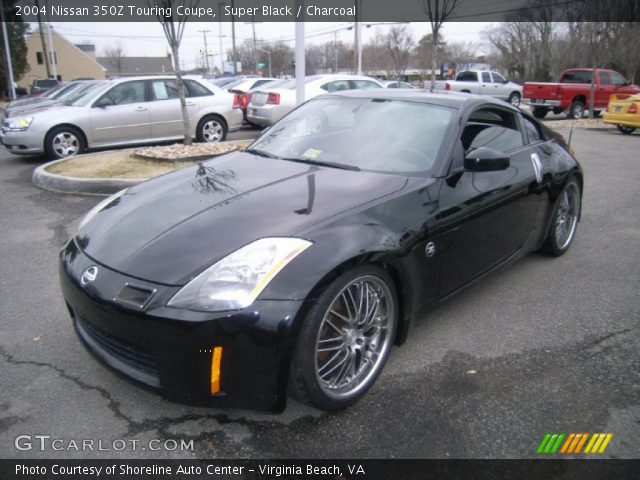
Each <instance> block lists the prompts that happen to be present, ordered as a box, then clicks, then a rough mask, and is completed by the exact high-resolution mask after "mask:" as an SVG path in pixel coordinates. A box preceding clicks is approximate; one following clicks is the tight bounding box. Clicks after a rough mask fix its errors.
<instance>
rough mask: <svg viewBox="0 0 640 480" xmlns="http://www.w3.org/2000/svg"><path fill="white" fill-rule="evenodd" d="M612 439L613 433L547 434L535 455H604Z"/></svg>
mask: <svg viewBox="0 0 640 480" xmlns="http://www.w3.org/2000/svg"><path fill="white" fill-rule="evenodd" d="M612 438H613V433H547V434H546V435H545V436H544V438H543V439H542V441H541V442H540V445H538V450H537V453H540V454H554V453H563V454H576V453H604V451H605V450H606V449H607V446H608V445H609V442H610V441H611V439H612ZM585 445H586V446H585ZM583 447H584V450H583Z"/></svg>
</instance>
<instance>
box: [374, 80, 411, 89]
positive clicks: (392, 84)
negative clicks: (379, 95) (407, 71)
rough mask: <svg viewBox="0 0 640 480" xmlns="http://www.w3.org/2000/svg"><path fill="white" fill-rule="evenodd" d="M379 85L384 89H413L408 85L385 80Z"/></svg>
mask: <svg viewBox="0 0 640 480" xmlns="http://www.w3.org/2000/svg"><path fill="white" fill-rule="evenodd" d="M381 83H382V86H383V87H384V88H413V86H412V85H411V84H410V83H407V82H400V81H398V80H386V81H384V82H381Z"/></svg>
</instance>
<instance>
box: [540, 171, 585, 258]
mask: <svg viewBox="0 0 640 480" xmlns="http://www.w3.org/2000/svg"><path fill="white" fill-rule="evenodd" d="M566 195H569V196H570V197H571V200H569V202H568V203H569V205H568V206H567V204H566V203H565V202H566V197H565V196H566ZM581 206H582V192H581V190H580V183H579V182H578V180H577V179H576V178H575V177H572V178H570V179H569V180H568V181H567V184H566V185H565V186H564V188H563V189H562V192H560V195H558V198H557V199H556V204H555V206H554V208H553V215H552V216H551V223H550V225H549V233H548V234H547V239H546V241H545V244H544V247H543V249H544V250H545V251H546V252H547V253H548V254H550V255H553V256H554V257H559V256H560V255H563V254H564V253H565V252H566V251H567V250H569V247H570V246H571V244H572V243H573V239H574V238H575V234H576V229H577V226H578V220H579V219H580V209H581ZM561 216H562V217H561ZM568 221H570V222H571V223H570V224H569V225H568V226H567V222H568ZM561 224H562V225H565V226H566V227H565V228H564V229H563V228H562V227H561V226H560V225H561ZM562 233H566V234H567V235H566V236H563V235H562Z"/></svg>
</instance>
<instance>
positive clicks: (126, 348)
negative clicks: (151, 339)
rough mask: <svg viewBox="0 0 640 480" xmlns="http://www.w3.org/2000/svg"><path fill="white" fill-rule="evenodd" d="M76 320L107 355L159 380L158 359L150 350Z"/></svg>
mask: <svg viewBox="0 0 640 480" xmlns="http://www.w3.org/2000/svg"><path fill="white" fill-rule="evenodd" d="M76 320H77V322H78V324H79V326H80V327H81V328H82V329H83V330H84V332H86V334H87V335H88V336H89V337H91V339H92V340H93V341H95V342H96V343H97V344H98V345H99V346H100V347H101V348H102V349H103V350H105V352H106V353H108V354H109V355H112V356H113V357H115V358H117V359H118V360H120V361H121V362H123V363H126V364H127V365H129V366H130V367H132V368H134V369H136V370H139V371H141V372H143V373H145V374H146V375H151V376H153V377H156V378H157V376H158V368H157V365H156V359H155V357H154V356H153V354H152V353H151V352H150V351H149V350H147V349H145V348H142V347H139V346H137V345H133V344H131V343H128V342H125V341H124V340H120V339H119V338H116V337H114V336H112V335H109V334H108V333H105V332H103V331H102V330H100V329H99V328H96V327H95V326H93V325H91V324H90V323H89V322H87V321H86V320H84V319H83V318H82V317H80V316H77V317H76Z"/></svg>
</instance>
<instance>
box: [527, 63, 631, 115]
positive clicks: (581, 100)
mask: <svg viewBox="0 0 640 480" xmlns="http://www.w3.org/2000/svg"><path fill="white" fill-rule="evenodd" d="M595 73H596V76H595V82H594V84H595V101H594V105H593V108H594V110H595V111H596V112H598V113H600V111H601V110H606V109H607V104H608V103H609V97H610V96H611V95H612V94H614V93H617V94H629V95H633V94H635V93H638V92H640V87H638V86H637V85H631V82H629V81H627V80H626V79H625V78H624V77H623V76H622V75H620V74H619V73H618V72H614V71H613V70H606V69H603V68H597V69H596V70H595ZM592 75H593V69H592V68H571V69H569V70H565V71H564V72H563V73H562V75H561V76H560V82H559V83H535V82H525V84H524V88H523V91H522V103H524V104H526V105H531V107H532V108H533V115H534V116H535V117H536V118H544V117H545V115H546V114H547V113H549V110H553V113H555V114H558V113H561V112H563V111H565V110H568V117H569V118H582V115H583V114H584V111H585V110H586V109H588V108H589V98H590V93H591V76H592Z"/></svg>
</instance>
